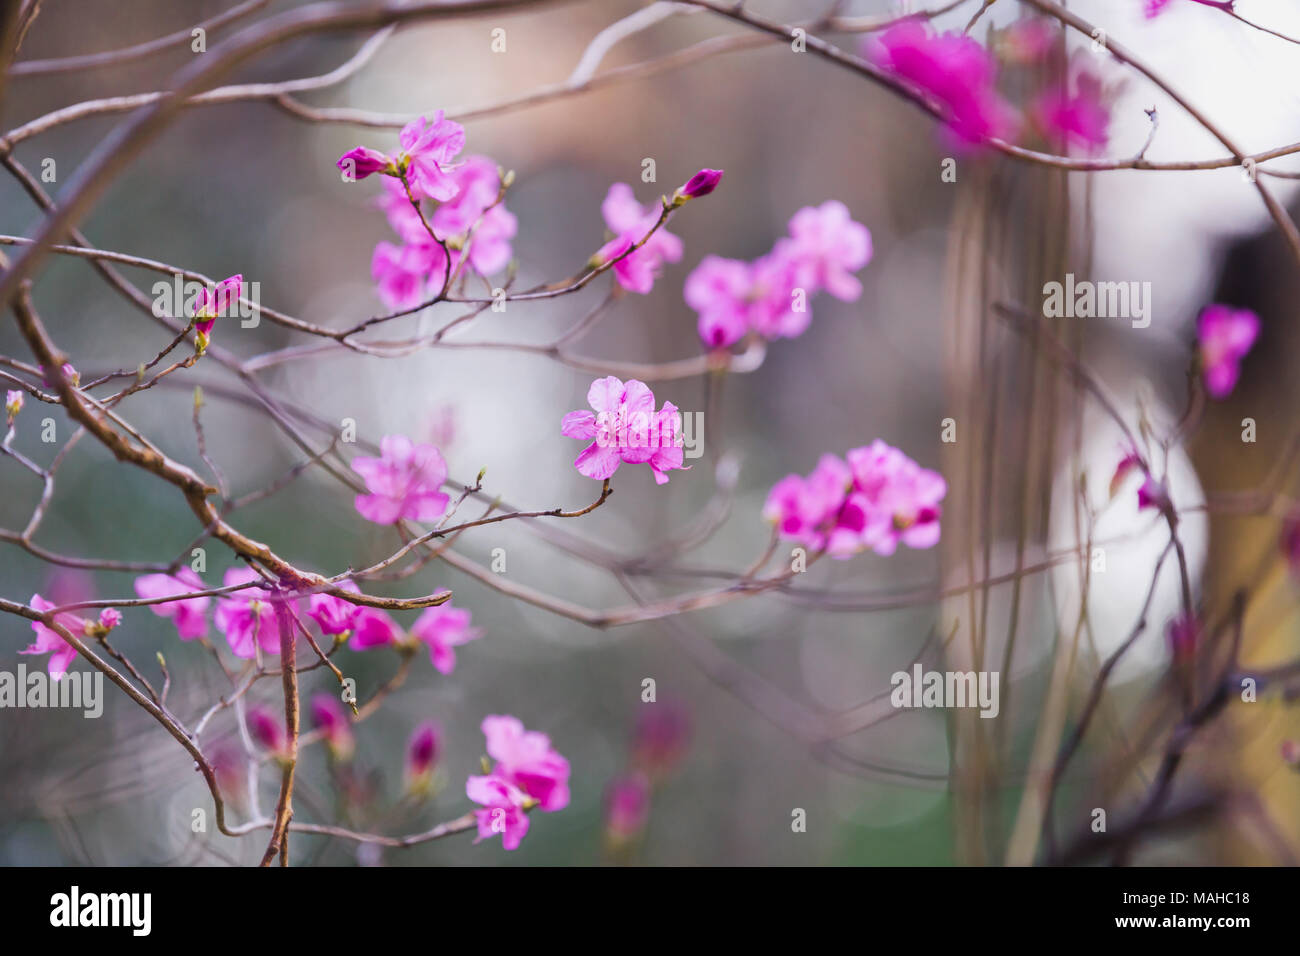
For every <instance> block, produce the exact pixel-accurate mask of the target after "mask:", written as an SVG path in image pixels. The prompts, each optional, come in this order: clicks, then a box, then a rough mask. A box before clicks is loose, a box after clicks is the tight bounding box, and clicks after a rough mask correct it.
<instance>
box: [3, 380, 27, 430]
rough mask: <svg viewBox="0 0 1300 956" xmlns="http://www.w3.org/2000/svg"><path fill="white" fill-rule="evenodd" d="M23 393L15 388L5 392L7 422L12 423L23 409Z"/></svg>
mask: <svg viewBox="0 0 1300 956" xmlns="http://www.w3.org/2000/svg"><path fill="white" fill-rule="evenodd" d="M23 401H24V398H23V393H22V392H19V391H17V390H15V389H10V390H9V391H7V392H5V416H6V418H7V419H8V424H10V425H12V424H13V423H14V419H15V418H17V417H18V413H19V412H21V411H22V410H23Z"/></svg>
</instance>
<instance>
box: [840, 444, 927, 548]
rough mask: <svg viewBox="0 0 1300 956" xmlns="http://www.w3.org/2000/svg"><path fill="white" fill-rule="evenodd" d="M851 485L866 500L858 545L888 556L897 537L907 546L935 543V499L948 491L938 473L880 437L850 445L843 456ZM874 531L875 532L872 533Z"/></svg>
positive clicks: (897, 541) (917, 546) (914, 546)
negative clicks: (866, 519) (866, 521)
mask: <svg viewBox="0 0 1300 956" xmlns="http://www.w3.org/2000/svg"><path fill="white" fill-rule="evenodd" d="M845 457H846V458H847V459H848V463H849V468H850V469H851V470H852V472H853V485H854V488H855V489H856V490H857V491H858V492H860V493H861V494H862V495H863V496H864V497H865V499H866V501H867V507H868V512H869V514H872V515H875V516H878V518H879V517H883V519H884V520H883V521H879V520H878V519H877V521H873V522H871V525H872V526H871V527H870V528H869V530H868V531H867V533H866V534H865V536H864V542H863V543H864V544H865V545H867V546H868V547H871V548H873V549H874V550H875V552H876V553H877V554H886V555H887V554H893V553H894V550H895V549H896V548H897V547H898V543H899V542H900V541H901V542H902V543H903V544H906V545H907V546H908V547H909V548H931V547H933V546H934V545H935V544H937V543H938V541H939V517H940V515H941V514H942V508H941V506H940V504H939V503H940V502H941V501H942V500H943V497H944V495H946V494H947V493H948V485H947V483H946V482H945V481H944V480H943V476H942V475H940V474H939V473H938V472H935V471H931V470H929V469H928V468H922V467H921V466H920V465H918V464H917V463H916V462H914V461H913V460H912V459H910V458H908V457H907V456H906V455H905V454H903V453H902V452H901V451H899V450H898V449H897V448H891V447H890V446H889V445H886V444H885V443H884V442H882V441H879V440H877V441H874V442H872V443H871V445H870V446H867V447H864V448H854V449H852V450H850V451H849V452H848V454H847V455H846V456H845ZM877 534H879V536H878V537H877Z"/></svg>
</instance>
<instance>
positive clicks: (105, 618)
mask: <svg viewBox="0 0 1300 956" xmlns="http://www.w3.org/2000/svg"><path fill="white" fill-rule="evenodd" d="M121 623H122V612H121V611H119V610H118V609H117V608H115V607H106V608H104V609H103V610H102V611H100V612H99V626H100V627H102V628H103V629H104V630H105V631H111V630H112V629H113V628H115V627H117V626H118V625H119V624H121Z"/></svg>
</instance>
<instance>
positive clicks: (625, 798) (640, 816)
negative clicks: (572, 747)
mask: <svg viewBox="0 0 1300 956" xmlns="http://www.w3.org/2000/svg"><path fill="white" fill-rule="evenodd" d="M649 820H650V781H649V780H647V779H646V776H645V774H643V773H640V772H639V771H632V772H631V773H628V774H624V775H623V776H620V777H615V778H614V779H613V780H611V781H610V782H609V786H608V787H607V788H606V790H605V835H606V837H607V838H608V839H609V841H610V842H611V843H613V844H614V845H615V846H621V845H623V844H626V843H629V842H631V841H632V840H635V839H636V838H637V837H639V836H640V835H641V833H642V831H644V830H645V828H646V824H647V823H648V822H649Z"/></svg>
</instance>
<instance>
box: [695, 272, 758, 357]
mask: <svg viewBox="0 0 1300 956" xmlns="http://www.w3.org/2000/svg"><path fill="white" fill-rule="evenodd" d="M752 287H753V284H752V282H751V280H750V265H749V263H747V262H741V261H740V260H738V259H724V258H722V257H721V256H705V257H704V258H703V259H702V260H700V264H699V265H698V266H696V267H695V269H694V270H693V271H692V272H691V274H690V275H688V276H687V277H686V285H685V287H684V288H683V290H682V296H683V298H685V299H686V304H687V305H689V306H690V307H691V308H693V309H694V310H695V311H696V312H698V313H699V314H700V320H699V331H700V338H701V339H702V340H703V341H704V344H705V345H707V346H709V347H710V348H715V349H720V348H727V347H728V346H730V345H732V344H733V343H735V342H738V341H740V339H741V338H743V337H744V335H745V333H747V332H748V331H749V330H750V327H751V324H752V323H751V322H750V318H749V310H750V301H749V296H750V292H751V289H752Z"/></svg>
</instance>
